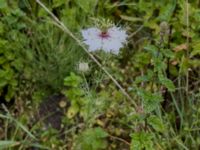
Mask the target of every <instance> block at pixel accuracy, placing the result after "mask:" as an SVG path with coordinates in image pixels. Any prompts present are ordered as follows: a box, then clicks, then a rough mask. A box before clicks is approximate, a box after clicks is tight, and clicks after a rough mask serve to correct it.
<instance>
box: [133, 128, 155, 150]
mask: <svg viewBox="0 0 200 150" xmlns="http://www.w3.org/2000/svg"><path fill="white" fill-rule="evenodd" d="M152 139H153V137H152V135H151V134H150V133H146V132H144V131H141V132H138V133H133V134H131V146H130V150H142V149H145V150H154V148H153V141H152Z"/></svg>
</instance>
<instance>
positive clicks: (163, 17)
mask: <svg viewBox="0 0 200 150" xmlns="http://www.w3.org/2000/svg"><path fill="white" fill-rule="evenodd" d="M175 8H176V0H171V1H170V2H167V4H165V3H164V5H163V7H161V8H160V15H159V17H158V19H159V20H160V21H170V19H171V17H172V15H173V12H174V10H175Z"/></svg>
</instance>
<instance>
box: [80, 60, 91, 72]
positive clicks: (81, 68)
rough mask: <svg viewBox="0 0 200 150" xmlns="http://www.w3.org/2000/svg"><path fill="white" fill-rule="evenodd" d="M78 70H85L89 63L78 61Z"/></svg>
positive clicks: (87, 68)
mask: <svg viewBox="0 0 200 150" xmlns="http://www.w3.org/2000/svg"><path fill="white" fill-rule="evenodd" d="M78 70H79V71H81V72H87V71H88V70H89V65H88V63H85V62H80V63H79V64H78Z"/></svg>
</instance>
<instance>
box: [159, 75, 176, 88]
mask: <svg viewBox="0 0 200 150" xmlns="http://www.w3.org/2000/svg"><path fill="white" fill-rule="evenodd" d="M158 78H159V81H160V83H161V84H162V85H164V86H165V87H166V88H167V89H168V90H169V91H171V92H174V91H175V90H176V87H175V85H174V83H173V82H172V81H171V80H170V79H168V78H166V77H164V75H162V74H161V73H158Z"/></svg>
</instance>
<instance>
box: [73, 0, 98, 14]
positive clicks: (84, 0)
mask: <svg viewBox="0 0 200 150" xmlns="http://www.w3.org/2000/svg"><path fill="white" fill-rule="evenodd" d="M76 3H77V4H78V6H79V7H81V8H82V9H83V10H84V11H85V12H86V13H89V12H91V9H92V8H94V5H95V2H94V0H76Z"/></svg>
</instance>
